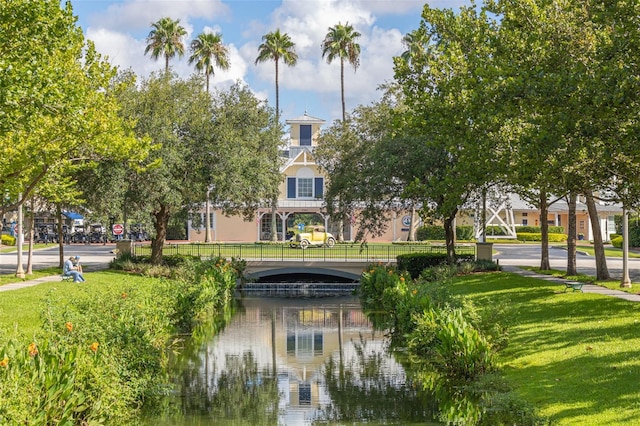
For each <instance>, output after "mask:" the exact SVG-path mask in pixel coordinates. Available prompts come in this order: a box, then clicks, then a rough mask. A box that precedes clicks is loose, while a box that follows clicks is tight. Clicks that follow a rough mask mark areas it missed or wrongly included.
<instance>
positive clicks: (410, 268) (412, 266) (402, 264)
mask: <svg viewBox="0 0 640 426" xmlns="http://www.w3.org/2000/svg"><path fill="white" fill-rule="evenodd" d="M474 260H475V255H472V254H461V255H458V262H463V261H474ZM447 261H448V259H447V255H446V254H442V253H407V254H401V255H399V256H398V257H397V262H398V269H399V270H401V271H407V272H409V274H410V275H411V278H413V279H415V278H418V277H419V276H420V273H422V271H424V270H425V269H427V268H431V267H433V266H438V265H442V264H446V263H447Z"/></svg>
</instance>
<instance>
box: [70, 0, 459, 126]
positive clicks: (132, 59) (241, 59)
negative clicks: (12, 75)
mask: <svg viewBox="0 0 640 426" xmlns="http://www.w3.org/2000/svg"><path fill="white" fill-rule="evenodd" d="M468 3H469V1H468V0H432V1H430V2H429V6H430V7H433V8H451V9H454V10H458V9H459V7H460V6H461V5H466V4H468ZM71 4H72V6H73V11H74V14H75V15H76V16H77V17H78V25H79V26H80V27H81V28H82V30H83V32H84V34H85V37H86V38H87V39H89V40H92V41H93V42H94V43H95V45H96V48H97V50H98V52H100V53H101V54H103V55H105V56H107V57H108V60H109V61H110V63H111V64H113V65H115V66H117V67H119V68H121V69H129V68H130V69H132V70H133V71H134V72H135V73H136V74H137V75H138V76H139V77H141V78H144V77H147V76H148V75H149V74H150V73H151V72H154V71H160V70H162V69H163V67H164V59H163V58H160V59H159V60H157V61H156V60H154V59H152V58H151V57H150V56H149V55H147V56H145V54H144V50H145V47H146V45H147V43H146V38H147V36H148V35H149V32H150V31H151V24H152V23H153V22H156V21H158V20H159V19H160V18H163V17H170V18H172V19H180V24H181V25H182V26H183V27H184V28H185V30H186V32H187V36H186V38H185V40H184V42H185V46H186V47H187V49H186V52H185V55H184V56H183V57H182V58H178V57H176V58H174V59H172V60H171V61H170V66H171V67H172V70H173V71H174V72H175V73H177V74H178V75H179V76H181V77H184V78H187V77H188V76H189V75H191V74H193V73H194V72H195V70H194V68H193V66H192V65H189V64H188V57H189V50H188V46H189V44H190V42H191V40H193V39H194V38H195V37H197V35H198V34H200V33H202V32H217V33H221V34H222V40H223V43H224V44H225V45H226V46H227V47H228V50H229V60H230V68H229V69H228V70H220V69H217V68H216V69H215V70H214V72H215V74H214V75H213V76H212V78H211V82H210V84H211V90H214V88H215V89H220V90H224V89H226V88H228V87H229V86H231V85H232V84H234V83H235V82H237V81H241V82H243V83H245V84H246V85H247V86H248V87H249V88H250V89H251V90H252V91H253V92H254V93H255V95H256V96H257V97H258V98H260V99H263V100H266V101H267V102H268V103H269V105H270V106H271V107H274V108H275V102H276V101H275V98H276V96H275V64H274V62H273V61H268V62H265V63H261V64H258V65H255V59H256V57H257V55H258V46H259V45H260V43H261V42H262V36H263V35H265V34H267V33H269V32H272V31H275V30H276V29H280V31H281V32H284V33H287V34H289V36H290V37H291V40H292V41H293V43H294V44H295V51H296V53H297V55H298V62H297V64H296V65H295V66H294V67H287V66H285V65H284V64H282V63H281V64H280V71H279V86H280V90H279V91H280V110H281V119H282V120H283V121H284V120H286V119H290V118H296V117H299V116H301V115H303V114H304V113H305V112H306V113H308V115H310V116H313V117H317V118H320V119H323V120H325V121H326V123H325V126H328V125H330V124H331V123H332V122H333V121H334V120H337V119H340V118H341V116H342V107H341V98H340V61H339V60H334V61H333V62H332V63H331V64H328V63H327V61H326V59H323V58H322V50H321V43H322V40H323V39H324V37H325V35H326V34H327V31H328V29H329V27H332V26H334V25H336V24H338V23H341V24H346V23H348V24H351V25H352V26H353V27H354V29H355V30H356V31H358V32H359V33H360V34H361V37H360V38H359V39H358V40H357V41H358V43H359V44H360V48H361V53H360V66H359V67H358V69H357V70H355V72H354V69H353V67H352V66H350V65H347V66H345V102H346V109H347V112H349V111H351V110H353V109H354V108H356V107H357V106H358V105H369V104H371V103H372V102H375V101H376V100H378V99H379V98H380V95H381V93H380V91H379V90H378V88H379V86H380V85H381V84H383V83H385V82H389V81H392V80H393V57H394V56H398V55H400V54H402V52H403V51H404V50H406V48H405V46H403V44H402V38H403V37H404V35H405V34H407V33H408V32H410V31H412V30H414V29H416V28H418V26H419V24H420V14H421V11H422V8H423V5H424V4H425V2H424V1H421V0H279V1H275V0H125V1H115V0H114V1H107V0H71Z"/></svg>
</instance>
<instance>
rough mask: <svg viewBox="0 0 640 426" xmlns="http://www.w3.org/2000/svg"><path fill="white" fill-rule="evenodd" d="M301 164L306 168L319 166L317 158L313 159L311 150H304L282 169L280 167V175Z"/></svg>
mask: <svg viewBox="0 0 640 426" xmlns="http://www.w3.org/2000/svg"><path fill="white" fill-rule="evenodd" d="M295 164H300V165H305V166H317V164H316V160H315V158H313V153H312V152H311V151H310V150H307V149H302V150H300V152H299V153H298V155H296V156H295V157H293V158H290V159H289V160H288V161H287V162H286V163H285V164H284V165H283V166H282V167H280V173H284V171H285V170H287V169H288V168H289V167H291V166H293V165H295Z"/></svg>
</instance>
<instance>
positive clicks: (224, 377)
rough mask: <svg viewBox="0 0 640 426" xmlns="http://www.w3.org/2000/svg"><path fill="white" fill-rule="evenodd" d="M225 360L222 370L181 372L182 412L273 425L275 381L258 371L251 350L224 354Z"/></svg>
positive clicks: (275, 415)
mask: <svg viewBox="0 0 640 426" xmlns="http://www.w3.org/2000/svg"><path fill="white" fill-rule="evenodd" d="M225 361H226V362H225V369H224V371H220V372H215V371H212V372H208V374H202V370H201V369H199V368H193V369H187V370H185V371H184V374H183V376H182V379H183V382H182V387H181V391H182V392H181V394H182V397H181V400H182V412H183V413H188V414H189V415H191V416H194V417H204V416H206V417H207V418H209V419H212V420H213V419H215V420H216V421H224V420H226V421H229V422H233V421H236V420H237V421H240V420H241V421H242V422H243V424H251V425H261V424H265V425H266V424H268V425H273V424H277V423H278V397H279V395H278V384H277V381H276V380H275V379H274V378H273V376H272V375H271V374H270V373H269V371H268V370H263V371H259V370H258V363H257V362H256V360H255V358H254V354H253V352H245V353H244V354H243V355H242V356H234V355H227V356H226V358H225ZM210 378H211V380H209V379H210Z"/></svg>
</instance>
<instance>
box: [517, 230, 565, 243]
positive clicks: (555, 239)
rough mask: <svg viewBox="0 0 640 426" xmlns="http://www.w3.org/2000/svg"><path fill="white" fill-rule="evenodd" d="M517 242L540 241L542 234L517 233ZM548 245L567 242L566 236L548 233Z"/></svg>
mask: <svg viewBox="0 0 640 426" xmlns="http://www.w3.org/2000/svg"><path fill="white" fill-rule="evenodd" d="M517 235H518V241H542V234H540V233H533V232H531V233H520V232H519V233H518V234H517ZM548 237H549V242H550V243H559V242H562V241H567V234H551V233H549V235H548Z"/></svg>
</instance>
